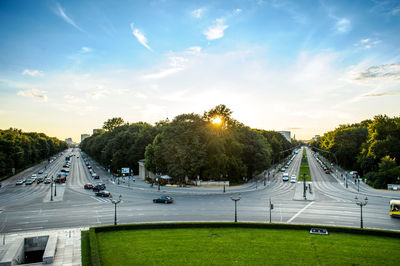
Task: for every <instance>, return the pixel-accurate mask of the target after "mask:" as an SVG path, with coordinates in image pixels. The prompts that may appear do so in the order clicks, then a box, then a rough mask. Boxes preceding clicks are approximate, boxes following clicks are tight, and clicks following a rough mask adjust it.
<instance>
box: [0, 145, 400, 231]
mask: <svg viewBox="0 0 400 266" xmlns="http://www.w3.org/2000/svg"><path fill="white" fill-rule="evenodd" d="M71 153H73V154H75V156H73V157H71V167H70V173H69V176H68V178H67V182H66V183H65V184H61V185H60V184H57V186H56V192H57V195H56V196H54V195H53V201H51V195H50V192H51V189H50V185H49V184H44V183H41V184H36V183H34V184H32V185H30V186H26V185H20V186H17V185H15V182H16V180H17V179H18V178H19V177H21V176H24V177H28V176H30V175H31V174H33V173H37V171H38V170H40V169H42V168H44V165H47V162H44V163H42V164H41V165H38V166H36V167H33V168H32V169H31V170H30V171H25V172H23V173H20V174H18V175H16V176H14V177H12V178H9V179H8V180H6V181H4V182H3V183H2V187H1V188H0V233H9V232H18V231H28V230H41V229H54V228H71V227H79V226H96V225H107V224H113V222H114V205H113V204H112V203H111V202H110V200H109V199H108V198H101V197H96V196H95V194H94V193H93V192H92V191H91V190H85V189H84V188H83V186H84V184H85V183H88V182H91V183H95V182H96V181H97V180H93V179H92V177H91V175H90V173H89V171H88V169H87V167H86V166H85V164H84V161H83V156H82V153H81V152H80V150H79V149H74V150H72V149H70V150H69V151H66V152H64V154H62V155H61V156H60V157H58V158H57V159H56V160H55V161H54V162H52V163H50V164H49V165H48V166H47V167H46V169H45V173H47V174H48V175H49V176H54V177H55V175H56V174H57V173H58V172H59V171H60V169H61V168H62V166H63V164H64V163H65V156H66V155H69V154H71ZM307 154H308V160H309V165H310V171H311V178H312V182H311V183H310V184H311V188H312V195H311V194H308V195H310V197H308V199H307V200H304V199H303V198H301V199H299V198H297V197H296V195H298V194H299V193H302V191H298V190H299V188H302V185H301V184H296V183H290V182H283V181H282V173H277V174H275V176H272V175H271V176H270V178H269V181H267V182H266V184H265V186H264V182H262V181H261V182H258V183H256V182H251V183H247V184H245V185H243V186H240V187H235V188H227V190H226V192H225V193H224V192H223V191H222V189H219V188H218V189H216V188H214V189H201V188H197V187H191V188H174V187H161V191H158V190H157V187H156V186H154V187H150V186H149V185H148V184H146V183H144V182H143V181H141V180H138V179H137V178H136V182H133V181H132V180H131V181H129V183H128V181H127V180H125V182H120V185H118V184H115V182H114V181H113V180H112V179H110V178H109V175H108V174H107V173H106V172H105V171H104V169H102V168H101V167H100V166H99V165H98V164H97V163H96V162H93V161H90V164H91V165H92V167H93V168H94V170H95V171H96V173H98V174H99V175H100V178H101V179H100V181H102V182H104V183H105V184H106V186H107V190H108V191H110V192H111V193H112V195H113V196H114V197H116V198H117V197H118V196H119V195H122V202H121V203H120V204H118V206H117V208H118V209H117V211H118V212H117V215H118V223H143V222H175V221H233V220H234V202H233V201H232V200H231V199H230V197H229V196H230V195H231V193H234V192H241V199H240V201H239V202H238V221H239V222H269V219H270V217H269V200H270V199H271V202H272V203H273V204H274V209H273V210H272V216H271V220H272V222H276V223H293V224H321V225H335V226H347V227H359V226H360V207H359V206H357V205H356V204H355V201H354V198H355V196H356V195H358V197H359V198H360V199H364V197H365V196H368V204H367V206H365V207H364V208H363V214H364V215H363V218H364V227H365V228H378V229H390V230H400V219H395V218H391V217H390V216H389V201H390V199H393V198H398V199H399V198H400V193H398V192H387V191H381V190H375V189H372V188H370V187H368V186H367V185H365V184H361V185H360V193H358V192H357V187H356V186H355V184H354V183H352V182H349V187H348V188H346V187H345V184H344V181H343V179H341V177H340V175H339V177H338V178H337V177H335V176H334V175H332V174H325V172H324V171H323V170H322V168H321V167H320V165H319V164H318V162H317V161H316V159H315V158H314V156H313V154H312V152H311V151H310V150H308V149H307ZM78 157H79V158H78ZM300 162H301V151H300V152H299V153H298V154H297V155H296V156H295V158H294V159H293V161H292V163H291V164H290V166H289V168H288V169H287V170H286V172H288V173H289V176H291V175H292V174H295V175H297V174H298V171H299V167H300ZM269 171H271V169H269ZM296 190H297V191H296ZM53 192H54V191H53ZM308 193H309V192H308ZM161 194H168V195H171V196H172V197H174V198H175V202H174V203H173V204H154V203H153V202H152V199H154V198H156V197H158V196H160V195H161ZM301 195H302V194H301Z"/></svg>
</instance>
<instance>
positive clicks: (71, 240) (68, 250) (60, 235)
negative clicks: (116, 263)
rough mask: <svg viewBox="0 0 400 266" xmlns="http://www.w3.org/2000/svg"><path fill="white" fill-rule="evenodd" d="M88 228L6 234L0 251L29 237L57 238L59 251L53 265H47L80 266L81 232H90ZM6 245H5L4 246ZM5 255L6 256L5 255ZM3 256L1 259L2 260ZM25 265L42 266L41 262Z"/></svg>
mask: <svg viewBox="0 0 400 266" xmlns="http://www.w3.org/2000/svg"><path fill="white" fill-rule="evenodd" d="M88 229H89V228H88V227H79V228H66V229H54V230H43V231H29V232H18V233H6V234H3V235H1V236H0V237H1V239H0V249H2V248H6V249H7V248H8V247H10V246H11V245H12V244H13V243H14V242H15V241H17V240H18V239H21V238H22V239H24V238H28V237H37V236H47V235H48V236H51V235H53V236H57V249H56V253H55V257H54V261H53V263H50V264H46V265H54V266H56V265H57V266H61V265H70V266H78V265H82V263H81V231H82V230H88ZM3 244H5V245H3ZM3 255H4V254H3ZM1 259H2V256H1V257H0V260H1ZM24 265H42V263H41V262H38V263H32V264H24Z"/></svg>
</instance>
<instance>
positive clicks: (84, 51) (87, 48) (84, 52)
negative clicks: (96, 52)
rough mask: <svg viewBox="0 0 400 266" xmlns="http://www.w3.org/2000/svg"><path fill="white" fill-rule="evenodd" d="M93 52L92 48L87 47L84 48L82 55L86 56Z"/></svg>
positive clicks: (81, 51)
mask: <svg viewBox="0 0 400 266" xmlns="http://www.w3.org/2000/svg"><path fill="white" fill-rule="evenodd" d="M91 51H92V48H89V47H86V46H82V48H81V50H80V53H81V54H86V53H90V52H91Z"/></svg>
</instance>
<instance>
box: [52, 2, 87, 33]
mask: <svg viewBox="0 0 400 266" xmlns="http://www.w3.org/2000/svg"><path fill="white" fill-rule="evenodd" d="M56 14H57V15H59V16H60V17H61V18H62V19H63V20H64V21H65V22H67V23H68V24H70V25H72V26H74V27H75V28H76V29H78V30H80V31H82V32H84V30H83V29H82V28H81V27H79V26H78V25H77V24H76V23H75V21H74V20H73V19H72V18H71V17H69V16H68V15H67V14H66V13H65V10H64V8H63V7H62V6H61V5H60V4H59V3H57V10H56Z"/></svg>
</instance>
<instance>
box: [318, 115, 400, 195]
mask: <svg viewBox="0 0 400 266" xmlns="http://www.w3.org/2000/svg"><path fill="white" fill-rule="evenodd" d="M311 145H312V146H313V147H315V148H319V149H322V150H325V151H328V152H329V153H326V154H324V155H325V156H327V157H328V158H329V159H330V160H332V161H335V160H336V159H337V161H338V164H339V165H341V166H342V167H343V168H345V169H348V170H357V171H358V172H359V173H361V175H362V176H363V177H364V178H366V179H367V180H368V183H369V184H371V185H373V186H374V187H376V188H386V187H387V184H391V183H398V182H399V181H398V179H397V178H398V177H400V166H399V160H400V117H393V118H390V117H388V116H386V115H378V116H375V117H374V119H373V120H364V121H362V122H360V123H356V124H352V125H341V126H339V127H338V128H336V129H335V130H333V131H330V132H327V133H325V134H324V135H323V136H322V137H321V138H319V139H318V140H316V141H313V142H311Z"/></svg>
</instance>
